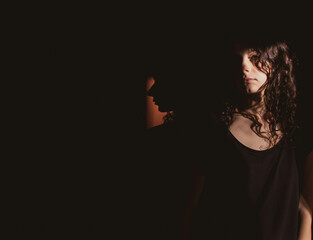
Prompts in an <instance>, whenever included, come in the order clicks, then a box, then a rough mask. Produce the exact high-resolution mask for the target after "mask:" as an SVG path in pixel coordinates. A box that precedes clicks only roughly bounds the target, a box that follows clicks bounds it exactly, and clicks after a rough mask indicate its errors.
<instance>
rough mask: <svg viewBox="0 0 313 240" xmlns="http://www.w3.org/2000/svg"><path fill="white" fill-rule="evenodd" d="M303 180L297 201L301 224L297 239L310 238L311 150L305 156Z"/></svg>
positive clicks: (304, 239)
mask: <svg viewBox="0 0 313 240" xmlns="http://www.w3.org/2000/svg"><path fill="white" fill-rule="evenodd" d="M303 180H304V182H303V191H302V192H303V193H302V195H301V196H300V202H299V212H300V217H301V226H300V232H299V237H298V240H311V239H312V232H311V231H312V209H313V151H312V152H311V153H310V154H309V155H308V156H307V158H306V162H305V168H304V179H303Z"/></svg>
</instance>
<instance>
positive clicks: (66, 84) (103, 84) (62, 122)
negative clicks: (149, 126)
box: [4, 2, 312, 239]
mask: <svg viewBox="0 0 313 240" xmlns="http://www.w3.org/2000/svg"><path fill="white" fill-rule="evenodd" d="M243 6H244V5H241V4H239V3H236V4H235V3H233V4H232V5H231V6H230V5H228V6H227V8H225V6H213V5H212V6H201V5H200V4H196V3H193V4H192V5H191V4H190V3H188V4H183V3H180V4H178V3H174V2H172V3H171V4H169V3H161V2H158V3H152V2H151V3H149V4H147V3H144V2H133V3H128V4H122V3H118V4H117V5H116V6H112V5H111V6H109V5H107V6H103V5H101V6H100V5H99V6H96V5H92V4H89V5H88V6H87V5H84V4H81V5H80V4H73V5H54V6H25V7H30V10H29V11H28V10H27V11H23V7H20V8H19V12H18V13H16V12H15V14H16V15H17V16H19V18H17V19H18V20H15V21H13V19H14V18H13V17H11V18H10V19H11V20H9V21H8V22H9V23H11V24H12V27H9V31H10V32H11V33H12V34H9V35H8V40H9V41H8V42H9V44H8V46H9V47H8V49H9V54H8V55H9V57H8V60H7V63H9V64H8V65H9V68H8V69H9V70H10V77H9V78H8V81H6V83H8V85H9V86H8V88H7V91H6V93H7V94H8V97H6V98H5V102H4V103H5V107H7V110H8V114H5V116H6V119H8V123H7V127H6V130H8V135H7V137H6V139H5V140H6V143H8V145H9V146H10V147H8V148H7V147H5V148H6V150H9V151H8V153H9V154H8V155H7V157H5V158H4V162H5V163H6V164H8V167H5V168H4V171H5V173H6V174H5V175H4V176H5V181H4V188H5V190H8V193H5V199H7V202H6V204H5V205H4V209H5V210H7V212H8V214H5V215H4V218H5V222H6V223H7V227H6V229H8V230H9V231H10V233H11V236H12V239H15V237H16V236H17V235H16V234H21V235H23V236H25V235H30V236H32V237H33V238H36V237H38V238H40V239H55V237H57V238H58V239H72V238H73V239H74V238H75V239H77V238H82V239H103V238H109V237H108V234H109V232H113V234H114V235H113V236H114V237H110V239H122V235H123V236H124V237H125V235H126V236H127V237H132V236H134V237H138V238H140V237H143V238H144V239H149V237H148V238H147V235H145V234H151V233H146V232H145V229H144V227H142V226H145V225H144V223H146V222H147V221H149V219H143V217H144V216H147V215H146V214H143V213H144V212H146V211H147V209H145V210H143V209H142V207H143V206H145V204H144V203H143V201H142V199H143V196H144V194H145V189H146V188H148V187H149V183H147V182H145V179H144V176H145V169H143V163H146V164H147V160H148V159H149V158H148V157H147V155H148V153H147V152H145V149H143V146H144V145H143V143H144V139H143V136H144V133H145V80H146V76H147V73H148V72H149V71H150V70H151V68H153V67H154V66H157V65H154V63H155V62H162V61H163V59H168V58H169V56H174V57H176V58H177V59H180V62H183V61H181V60H182V59H187V60H186V61H188V59H190V58H189V56H191V57H192V59H196V61H192V62H191V61H190V62H191V63H192V64H194V65H197V64H195V63H199V65H198V66H200V67H198V68H199V69H201V67H202V66H207V65H210V66H211V67H212V69H214V71H212V75H213V76H218V73H219V72H218V71H221V72H222V71H223V60H224V59H223V57H222V56H223V55H221V54H220V53H221V51H220V50H222V52H223V48H224V46H225V44H226V45H227V43H228V42H229V41H230V40H231V39H238V38H239V39H242V38H246V37H248V38H253V37H258V36H262V37H264V38H266V37H267V36H271V37H274V36H277V37H281V38H287V39H289V38H291V40H292V41H293V42H294V44H295V48H296V49H297V51H298V52H299V61H300V67H299V75H300V77H299V89H300V90H301V95H300V100H301V104H299V106H300V110H299V112H300V115H301V119H303V121H305V122H306V124H307V125H308V126H309V124H308V123H310V122H311V120H310V119H312V114H311V110H310V109H311V107H310V106H311V102H312V100H311V97H310V95H311V90H312V80H311V69H312V67H311V65H312V59H311V56H312V44H311V43H312V42H311V39H308V33H309V28H307V26H309V25H310V22H309V19H306V16H307V14H305V8H303V7H302V8H297V7H296V6H295V8H293V7H291V8H288V9H285V8H284V7H282V6H277V7H274V6H273V7H272V8H270V9H271V11H260V12H256V11H255V9H257V8H243ZM38 7H39V8H40V10H39V11H38V10H35V9H37V8H38ZM13 9H16V8H13ZM27 9H28V8H27ZM13 12H14V11H13ZM261 16H262V17H261ZM273 16H276V17H277V19H276V17H275V18H274V17H273ZM285 16H286V17H285ZM295 16H297V17H295ZM296 20H297V21H296ZM212 46H214V47H212ZM182 50H184V51H182ZM149 59H151V61H150V60H149ZM190 62H188V63H190ZM11 68H12V69H11ZM216 69H218V71H216ZM197 84H200V85H202V86H203V87H202V88H201V89H202V92H200V93H201V94H200V95H201V96H200V100H203V99H204V100H205V99H207V98H206V94H207V93H208V95H209V98H208V99H209V100H211V99H214V98H215V97H218V91H212V89H211V85H210V84H209V83H208V82H207V81H206V80H199V83H197ZM5 90H6V89H5ZM208 99H207V102H205V103H203V102H201V104H207V103H208V102H210V101H209V100H208ZM200 100H199V99H197V98H196V100H195V101H194V103H193V104H194V106H195V107H197V104H198V103H200ZM8 156H9V157H8ZM96 236H97V237H100V238H96Z"/></svg>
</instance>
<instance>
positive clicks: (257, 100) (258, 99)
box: [243, 94, 266, 120]
mask: <svg viewBox="0 0 313 240" xmlns="http://www.w3.org/2000/svg"><path fill="white" fill-rule="evenodd" d="M243 106H244V107H243V111H244V112H247V113H251V114H255V115H257V116H258V117H259V118H260V120H263V116H264V114H265V113H266V108H265V104H264V99H263V98H262V96H261V94H249V95H247V97H246V99H245V101H244V105H243Z"/></svg>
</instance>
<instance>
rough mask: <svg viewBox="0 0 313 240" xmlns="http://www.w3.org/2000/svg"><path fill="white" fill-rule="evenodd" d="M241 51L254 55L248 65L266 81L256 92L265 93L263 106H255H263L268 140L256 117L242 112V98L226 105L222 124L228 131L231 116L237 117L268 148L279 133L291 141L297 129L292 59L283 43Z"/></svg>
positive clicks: (252, 45) (248, 46) (251, 46)
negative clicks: (264, 74)
mask: <svg viewBox="0 0 313 240" xmlns="http://www.w3.org/2000/svg"><path fill="white" fill-rule="evenodd" d="M241 48H242V49H245V50H248V52H250V53H251V52H252V53H253V54H252V56H251V57H250V61H251V62H252V63H253V64H254V65H255V66H256V67H257V68H258V69H259V70H260V71H262V72H264V73H266V75H267V81H266V82H265V84H264V85H263V86H262V87H261V88H260V89H259V91H262V90H264V97H263V103H261V102H259V103H258V104H259V105H260V104H264V107H265V114H264V116H263V118H264V120H265V121H266V122H267V123H268V124H269V130H270V134H269V136H267V135H266V134H264V132H261V126H262V124H261V123H260V122H259V121H258V117H257V116H256V115H255V114H253V113H251V112H247V111H246V110H245V109H244V107H243V101H242V100H243V96H242V95H241V96H240V97H239V98H238V96H237V98H236V100H235V101H233V102H232V103H230V102H228V103H226V108H225V111H224V112H222V115H221V120H222V121H223V122H224V123H225V124H226V125H227V126H228V127H229V126H230V125H231V123H232V122H233V115H234V113H240V114H241V115H243V116H244V117H246V118H248V119H250V120H251V121H252V123H251V125H250V128H251V129H252V130H253V131H254V132H255V133H256V134H257V135H258V136H259V137H262V138H264V139H266V140H267V141H268V142H269V144H270V145H274V144H275V143H276V142H277V140H278V139H279V135H278V131H280V132H281V133H282V134H283V136H284V137H286V138H287V139H289V140H292V135H293V132H294V130H295V129H296V123H295V115H296V95H297V94H296V92H297V91H296V82H295V65H296V64H295V63H296V57H295V55H294V54H293V53H292V52H291V50H290V48H289V46H288V45H287V43H286V42H285V41H274V42H262V43H257V42H249V43H245V44H244V45H243V46H241ZM278 127H279V129H278Z"/></svg>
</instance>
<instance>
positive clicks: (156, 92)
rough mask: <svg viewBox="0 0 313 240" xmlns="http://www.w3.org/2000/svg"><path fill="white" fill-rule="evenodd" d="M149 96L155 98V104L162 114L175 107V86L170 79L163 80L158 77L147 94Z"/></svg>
mask: <svg viewBox="0 0 313 240" xmlns="http://www.w3.org/2000/svg"><path fill="white" fill-rule="evenodd" d="M147 95H148V96H152V97H153V101H154V103H155V104H156V105H157V106H158V107H159V111H160V112H169V111H172V110H174V107H175V101H176V99H175V86H174V84H173V82H172V81H170V79H168V77H163V78H162V80H160V78H158V77H156V78H155V82H154V84H153V85H152V87H151V88H150V89H149V90H148V92H147Z"/></svg>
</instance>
